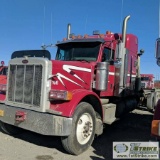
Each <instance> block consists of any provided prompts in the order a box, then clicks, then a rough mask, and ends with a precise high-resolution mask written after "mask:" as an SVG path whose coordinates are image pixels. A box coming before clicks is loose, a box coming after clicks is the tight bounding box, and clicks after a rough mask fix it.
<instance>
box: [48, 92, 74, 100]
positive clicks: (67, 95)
mask: <svg viewBox="0 0 160 160" xmlns="http://www.w3.org/2000/svg"><path fill="white" fill-rule="evenodd" d="M49 99H50V100H66V101H69V100H71V99H72V92H70V91H63V90H51V91H50V93H49Z"/></svg>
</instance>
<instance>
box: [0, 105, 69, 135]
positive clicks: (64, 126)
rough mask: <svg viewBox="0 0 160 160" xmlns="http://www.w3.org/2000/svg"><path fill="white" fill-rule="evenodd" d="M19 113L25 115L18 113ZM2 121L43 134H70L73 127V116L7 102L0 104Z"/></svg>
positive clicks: (0, 119) (0, 118)
mask: <svg viewBox="0 0 160 160" xmlns="http://www.w3.org/2000/svg"><path fill="white" fill-rule="evenodd" d="M17 113H23V114H24V115H17ZM17 116H19V117H17ZM0 121H2V122H4V123H8V124H11V125H14V126H17V127H20V128H23V129H26V130H30V131H33V132H36V133H39V134H43V135H55V136H68V135H70V133H71V128H72V118H66V117H61V116H56V115H53V114H49V113H42V112H36V111H32V110H27V109H22V108H18V107H13V106H7V105H5V104H0Z"/></svg>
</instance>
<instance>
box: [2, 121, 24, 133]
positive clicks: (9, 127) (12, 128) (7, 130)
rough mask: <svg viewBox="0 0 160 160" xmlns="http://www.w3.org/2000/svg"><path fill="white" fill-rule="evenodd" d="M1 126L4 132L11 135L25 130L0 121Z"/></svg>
mask: <svg viewBox="0 0 160 160" xmlns="http://www.w3.org/2000/svg"><path fill="white" fill-rule="evenodd" d="M0 128H1V130H2V131H3V132H4V133H7V134H9V135H17V134H21V133H22V132H23V129H21V128H18V127H16V126H13V125H10V124H7V123H4V122H1V121H0Z"/></svg>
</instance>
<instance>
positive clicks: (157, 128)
mask: <svg viewBox="0 0 160 160" xmlns="http://www.w3.org/2000/svg"><path fill="white" fill-rule="evenodd" d="M156 59H157V65H158V66H160V38H158V39H157V40H156ZM156 85H157V86H158V87H159V86H160V85H159V82H157V84H156ZM151 135H152V136H153V137H155V138H158V139H160V98H159V100H158V102H157V104H156V109H155V112H154V116H153V121H152V126H151Z"/></svg>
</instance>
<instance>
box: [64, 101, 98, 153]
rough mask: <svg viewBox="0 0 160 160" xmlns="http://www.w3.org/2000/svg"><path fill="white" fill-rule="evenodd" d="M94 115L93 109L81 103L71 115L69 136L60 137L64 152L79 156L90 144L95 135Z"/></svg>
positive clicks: (87, 104)
mask: <svg viewBox="0 0 160 160" xmlns="http://www.w3.org/2000/svg"><path fill="white" fill-rule="evenodd" d="M95 124H96V115H95V111H94V109H93V107H92V106H91V105H90V104H89V103H86V102H81V103H80V104H79V105H78V106H77V108H76V110H75V113H74V115H73V124H72V131H71V134H70V135H69V136H67V137H62V138H61V140H62V144H63V147H64V148H65V150H66V151H68V152H69V153H71V154H74V155H79V154H81V153H82V152H84V151H86V150H87V149H88V148H89V147H90V146H91V144H92V142H93V139H94V135H95Z"/></svg>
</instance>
